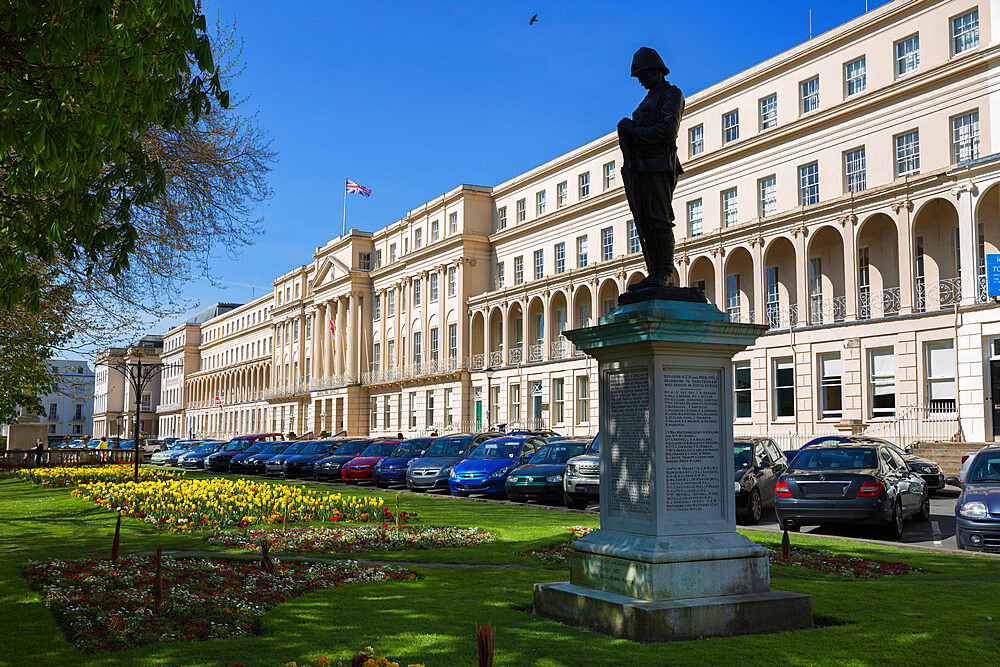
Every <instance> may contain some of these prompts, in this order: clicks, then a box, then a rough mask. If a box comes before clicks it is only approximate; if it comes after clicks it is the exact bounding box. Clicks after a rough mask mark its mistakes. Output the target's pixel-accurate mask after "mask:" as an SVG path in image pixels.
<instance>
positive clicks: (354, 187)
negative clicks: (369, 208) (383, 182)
mask: <svg viewBox="0 0 1000 667" xmlns="http://www.w3.org/2000/svg"><path fill="white" fill-rule="evenodd" d="M345 180H346V181H347V191H348V192H350V193H351V194H355V195H361V196H363V197H370V196H371V194H372V191H371V190H369V189H368V188H366V187H365V186H363V185H358V184H357V183H355V182H354V181H352V180H351V179H349V178H348V179H345Z"/></svg>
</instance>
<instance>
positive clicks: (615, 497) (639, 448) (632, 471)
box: [607, 370, 653, 515]
mask: <svg viewBox="0 0 1000 667" xmlns="http://www.w3.org/2000/svg"><path fill="white" fill-rule="evenodd" d="M607 378H608V380H607V381H608V437H609V439H610V440H611V467H610V470H609V472H610V476H609V478H610V480H611V503H610V508H611V511H612V512H626V513H629V514H644V515H648V514H649V510H650V500H649V498H650V492H651V490H652V489H651V487H652V478H653V458H652V443H651V442H650V428H649V427H650V423H649V371H646V370H640V371H628V372H625V373H609V374H608V376H607Z"/></svg>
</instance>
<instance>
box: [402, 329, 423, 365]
mask: <svg viewBox="0 0 1000 667" xmlns="http://www.w3.org/2000/svg"><path fill="white" fill-rule="evenodd" d="M423 337H424V336H423V332H421V331H414V332H413V365H415V366H420V362H421V361H423V345H422V343H423ZM404 354H405V352H404Z"/></svg>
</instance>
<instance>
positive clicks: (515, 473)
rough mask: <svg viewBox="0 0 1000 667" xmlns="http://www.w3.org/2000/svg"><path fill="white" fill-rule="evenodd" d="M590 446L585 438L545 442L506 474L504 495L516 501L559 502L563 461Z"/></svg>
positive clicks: (561, 489)
mask: <svg viewBox="0 0 1000 667" xmlns="http://www.w3.org/2000/svg"><path fill="white" fill-rule="evenodd" d="M589 446H590V443H589V442H588V441H586V440H569V439H567V440H559V441H557V442H546V443H545V444H543V445H542V446H541V447H539V448H538V451H537V452H535V453H534V454H533V455H532V457H531V458H530V459H528V462H527V463H525V464H524V465H522V466H518V467H517V468H514V469H513V470H511V471H510V474H509V475H507V481H506V484H505V488H506V491H507V497H508V498H510V499H511V500H515V501H525V500H539V501H541V500H546V501H549V502H555V503H560V502H562V499H563V497H562V496H563V475H564V474H565V473H566V463H567V462H568V461H569V460H570V459H571V458H573V457H574V456H579V455H580V454H583V453H584V452H585V451H587V448H588V447H589Z"/></svg>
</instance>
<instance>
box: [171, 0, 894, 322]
mask: <svg viewBox="0 0 1000 667" xmlns="http://www.w3.org/2000/svg"><path fill="white" fill-rule="evenodd" d="M881 4H884V2H881V1H879V0H871V2H870V3H869V6H870V8H872V9H874V8H875V7H877V6H879V5H881ZM865 6H866V4H865V2H864V0H838V1H837V2H819V1H817V2H815V3H813V12H812V26H813V33H814V34H817V35H818V34H820V33H821V32H823V31H826V30H829V29H831V28H833V27H835V26H837V25H840V24H841V23H844V22H846V21H849V20H851V19H854V18H855V17H857V16H859V15H861V14H863V13H864V11H865ZM206 13H207V15H208V18H209V23H210V24H211V23H212V22H213V20H214V18H215V17H216V16H220V17H221V18H222V19H223V20H231V19H233V18H235V20H236V27H237V30H238V33H239V35H240V36H241V37H242V38H243V40H244V42H245V52H244V58H245V64H246V70H245V72H244V74H243V76H242V77H241V78H240V79H238V80H237V81H236V82H235V85H234V86H233V88H234V89H235V90H234V92H235V93H236V94H238V95H246V94H249V95H250V96H251V104H252V105H255V106H259V108H260V115H259V120H260V124H261V126H262V127H263V129H265V130H266V131H267V132H268V133H269V135H270V136H271V138H272V139H273V148H274V149H275V150H276V151H277V152H278V162H277V164H276V165H275V166H274V170H273V172H272V173H271V176H270V182H271V184H272V186H273V188H274V197H273V199H271V200H270V201H268V202H266V203H264V204H263V205H261V206H260V208H259V215H260V216H262V217H263V219H264V227H265V234H264V235H263V236H262V237H259V239H258V240H257V243H256V245H255V246H253V247H251V248H248V249H246V250H245V251H244V252H243V253H242V255H241V256H240V257H239V258H237V259H232V258H230V257H227V256H226V254H225V253H224V252H219V253H217V254H218V258H217V259H216V260H215V263H214V267H213V268H214V273H215V275H216V276H217V277H218V278H219V279H220V280H222V281H225V282H226V283H227V284H228V288H227V289H225V290H220V289H217V288H216V287H213V286H211V285H209V284H208V283H207V282H204V281H200V282H196V283H194V284H192V285H191V286H189V287H188V288H187V289H186V290H185V292H184V294H183V297H185V298H186V299H188V300H192V301H197V302H199V303H200V304H201V306H205V305H209V304H211V303H214V302H216V301H236V302H245V301H249V300H250V299H251V298H252V290H251V288H250V287H249V285H251V284H256V285H259V286H261V288H258V289H257V290H256V291H255V294H256V295H257V296H260V294H261V293H262V290H268V289H270V281H271V280H272V279H273V278H274V277H275V276H277V275H279V274H281V273H283V272H285V271H288V270H289V269H291V268H293V267H296V266H299V265H301V264H304V263H307V262H308V261H309V260H310V258H311V254H312V253H313V252H314V250H315V248H316V246H320V245H323V244H325V243H326V241H328V240H329V239H331V238H334V237H336V236H338V235H339V234H340V230H341V223H342V207H343V183H344V178H345V177H347V178H350V179H351V180H353V181H355V182H357V183H360V184H362V185H365V186H367V187H369V188H371V190H372V196H371V198H369V199H364V198H362V197H360V196H357V195H351V196H350V200H349V202H348V227H356V228H358V229H362V230H374V229H377V228H379V227H382V226H384V225H386V224H388V223H390V222H393V221H395V220H398V219H399V218H401V217H402V216H403V215H404V214H405V213H406V211H408V210H410V209H413V208H415V207H417V206H419V205H420V204H422V203H423V202H425V201H427V200H429V199H432V198H434V197H436V196H438V195H440V194H441V193H443V192H446V191H448V190H450V189H451V188H453V187H455V186H456V185H458V184H460V183H471V184H476V185H495V184H498V183H500V182H502V181H504V180H506V179H508V178H511V177H513V176H515V175H517V174H519V173H522V172H524V171H527V170H529V169H531V168H532V167H534V166H537V165H538V164H541V163H542V162H545V161H547V160H550V159H552V158H554V157H556V156H558V155H561V154H562V153H565V152H567V151H569V150H572V149H573V148H576V147H577V146H580V145H582V144H584V143H586V142H588V141H591V140H593V139H595V138H597V137H599V136H602V135H604V134H606V133H607V132H610V131H612V130H613V129H614V128H615V125H616V124H617V122H618V119H619V118H621V117H622V116H623V115H627V114H628V113H630V112H631V110H632V109H633V108H634V107H635V106H636V104H637V103H638V102H639V100H640V99H641V98H642V96H643V93H644V92H645V91H643V90H642V89H641V88H640V87H639V86H638V85H637V84H636V83H635V80H633V79H630V78H629V65H630V63H631V58H632V53H633V52H634V51H635V49H636V48H638V47H639V46H643V45H646V46H651V47H653V48H655V49H657V50H658V51H659V52H660V55H661V56H662V57H663V59H664V61H665V62H666V64H667V65H668V66H669V67H670V68H671V70H672V72H671V75H670V77H669V78H670V80H671V82H673V83H674V84H676V85H678V86H680V88H681V90H683V91H685V92H686V93H693V92H696V91H698V90H701V89H702V88H705V87H706V86H710V85H712V84H714V83H716V82H718V81H720V80H722V79H724V78H726V77H728V76H731V75H733V74H735V73H737V72H739V71H741V70H743V69H746V68H747V67H750V66H752V65H754V64H756V63H759V62H761V61H763V60H766V59H767V58H769V57H771V56H773V55H775V54H777V53H780V52H781V51H784V50H786V49H788V48H790V47H793V46H795V45H796V44H799V43H801V42H804V41H806V40H807V39H808V37H809V3H808V2H801V1H800V0H772V2H770V3H755V2H754V3H751V2H732V1H729V2H724V1H721V0H700V1H698V2H687V1H684V2H682V1H680V0H672V1H659V2H645V3H639V2H628V3H624V2H623V3H614V2H611V3H609V2H593V1H591V0H579V1H576V2H542V1H536V2H522V1H520V0H517V1H514V2H490V3H482V2H474V1H470V2H433V1H425V2H399V3H396V2H394V3H345V2H324V1H320V0H295V1H291V2H285V3H277V4H276V3H273V2H261V1H260V0H206ZM535 13H537V14H538V18H539V20H538V22H537V23H535V24H534V25H533V26H529V25H528V20H529V19H530V17H531V16H532V15H533V14H535ZM193 310H195V309H193ZM182 319H183V318H175V319H172V320H170V321H164V322H161V323H158V324H156V325H154V326H153V328H152V329H151V333H162V332H163V331H165V330H166V329H167V328H168V327H169V326H173V325H174V324H176V323H177V322H179V321H181V320H182Z"/></svg>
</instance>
